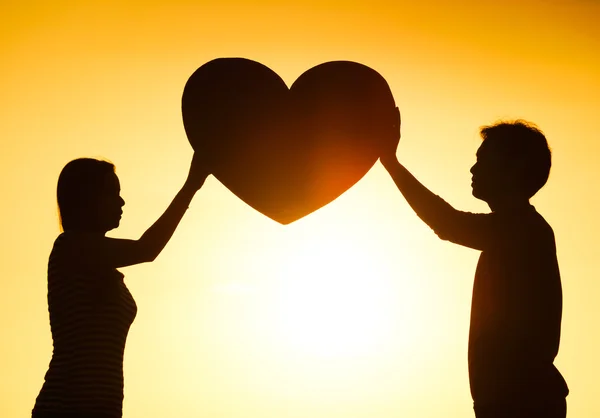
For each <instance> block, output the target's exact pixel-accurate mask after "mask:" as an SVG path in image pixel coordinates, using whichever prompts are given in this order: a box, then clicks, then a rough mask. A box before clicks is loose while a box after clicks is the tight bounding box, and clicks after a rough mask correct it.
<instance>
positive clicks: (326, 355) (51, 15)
mask: <svg viewBox="0 0 600 418" xmlns="http://www.w3.org/2000/svg"><path fill="white" fill-rule="evenodd" d="M282 3H286V2H278V1H260V0H255V1H252V2H250V1H237V2H236V1H229V0H221V1H213V2H206V1H180V0H171V1H168V2H167V1H153V0H146V1H113V0H110V1H109V0H104V1H97V2H86V1H60V0H55V1H27V0H21V1H20V0H8V1H7V0H4V1H2V2H1V3H0V52H1V63H2V64H1V66H0V75H1V76H0V89H1V92H2V93H1V94H0V138H1V140H2V153H1V157H0V158H1V164H0V173H1V177H0V178H1V180H0V191H1V196H2V205H1V207H0V216H1V219H2V236H3V238H4V239H3V240H1V241H0V252H1V260H2V261H1V262H0V416H1V417H5V418H17V417H27V416H29V415H30V411H31V408H32V407H33V404H34V401H35V397H36V396H37V394H38V391H39V390H40V387H41V385H42V382H43V377H44V374H45V372H46V370H47V367H48V362H49V360H50V357H51V351H52V339H51V335H50V327H49V319H48V312H47V302H46V268H47V259H48V255H49V251H50V249H51V246H52V243H53V241H54V239H55V238H56V236H57V234H58V233H59V226H58V217H57V207H56V200H55V189H56V181H57V178H58V174H59V172H60V170H61V168H62V167H63V166H64V165H65V164H66V163H67V162H68V161H70V160H72V159H74V158H77V157H81V156H89V157H99V158H103V159H108V160H110V161H112V162H114V163H115V164H116V166H117V174H118V175H119V177H120V179H121V186H122V196H123V198H124V199H125V201H126V206H125V207H124V215H123V219H122V222H121V227H120V228H119V229H118V230H116V231H113V232H111V233H110V235H111V236H117V237H127V238H138V237H139V236H140V235H141V234H142V233H143V232H144V231H145V230H146V228H148V227H149V226H150V225H151V224H152V223H153V222H154V220H156V218H157V217H158V216H159V215H160V214H162V212H163V210H164V209H165V208H166V206H167V205H168V204H169V202H170V201H171V199H172V198H173V196H174V195H175V193H176V192H177V190H179V187H180V186H181V185H182V184H183V181H184V180H185V177H186V175H187V170H188V167H189V162H190V160H191V156H192V149H191V147H190V145H189V143H188V141H187V138H186V136H185V132H184V129H183V124H182V120H181V108H180V101H181V94H182V92H183V87H184V85H185V82H186V80H187V78H188V77H189V76H190V75H191V74H192V73H193V72H194V71H195V70H196V68H198V67H199V66H200V65H202V64H204V63H205V62H207V61H209V60H211V59H214V58H217V57H245V58H250V59H253V60H256V61H259V62H261V63H263V64H265V65H267V66H268V67H270V68H271V69H272V70H274V71H275V72H277V73H278V74H279V75H281V77H282V78H283V79H284V80H285V81H286V83H288V85H291V84H292V83H293V81H294V80H295V79H296V78H297V77H298V76H299V75H300V74H302V73H303V72H304V71H306V70H307V69H309V68H311V67H313V66H315V65H317V64H320V63H322V62H326V61H332V60H352V61H357V62H360V63H363V64H365V65H368V66H370V67H372V68H373V69H375V70H377V71H378V72H379V73H381V74H382V75H383V76H384V77H385V78H386V79H387V81H388V82H389V85H390V87H391V90H392V92H393V94H394V96H395V99H396V102H397V104H398V106H399V107H400V109H401V112H402V119H403V127H402V135H403V137H402V141H401V144H400V147H399V150H398V156H399V159H400V161H401V162H402V163H404V164H405V165H406V166H407V167H408V168H409V169H410V170H411V171H412V172H413V173H414V174H415V175H416V176H417V177H418V178H419V179H420V180H421V181H422V182H423V183H424V184H425V185H427V186H428V187H430V188H431V190H432V191H434V192H435V193H437V194H439V195H441V196H442V197H444V198H445V199H446V200H447V201H449V202H450V203H452V204H453V205H454V206H455V207H457V208H460V209H463V210H469V211H475V212H486V211H488V208H487V207H486V206H485V204H483V203H482V202H480V201H477V200H475V199H474V198H473V197H472V196H471V191H470V176H471V175H470V173H469V169H470V167H471V165H472V164H473V163H474V160H475V152H476V150H477V147H478V146H479V144H480V138H479V135H478V129H479V127H480V126H482V125H485V124H490V123H493V122H495V121H498V120H500V119H515V118H523V119H526V120H530V121H533V122H535V123H536V124H537V125H538V126H539V127H540V128H541V129H542V130H543V131H544V133H545V134H546V136H547V138H548V140H549V143H550V146H551V148H552V151H553V168H552V172H551V176H550V180H549V183H548V184H547V186H546V187H544V188H543V189H542V190H541V191H540V192H539V195H538V196H536V197H535V198H534V199H533V201H532V203H533V204H534V205H535V206H536V208H537V209H538V210H539V211H540V213H542V214H543V215H544V217H545V218H546V219H547V220H548V222H549V223H550V224H551V225H552V226H553V228H554V231H555V233H556V239H557V246H558V257H559V263H560V267H561V273H562V278H563V292H564V311H563V332H562V341H561V349H560V353H559V356H558V358H557V360H556V364H557V366H558V368H559V370H560V371H561V372H562V373H563V375H564V376H565V378H566V380H567V382H568V384H569V387H570V389H571V394H570V395H569V397H568V409H569V413H568V416H569V417H571V418H594V417H598V416H600V396H598V395H599V394H600V392H599V391H600V387H599V386H598V381H599V377H600V355H599V353H600V264H599V262H598V260H599V255H600V254H598V239H599V237H600V220H599V218H598V213H600V198H599V197H598V196H599V194H598V186H599V185H600V165H599V164H598V161H597V158H598V156H599V155H600V141H599V135H598V121H599V120H600V119H599V118H600V116H599V115H600V77H599V75H600V26H599V25H598V22H599V20H600V2H598V1H596V0H573V1H567V0H545V1H544V0H536V1H534V0H520V1H517V0H504V1H501V2H500V1H481V0H479V1H475V0H472V1H466V0H463V1H461V0H456V1H433V0H432V1H410V2H409V1H399V0H395V1H377V0H371V1H360V2H359V1H352V0H344V1H338V2H327V1H323V0H315V1H298V2H294V3H293V4H292V2H289V4H285V5H284V4H282ZM478 255H479V254H478V253H477V252H476V251H473V250H469V249H466V248H461V247H458V246H455V245H452V244H450V243H447V242H444V241H441V240H439V239H438V238H437V237H436V236H435V234H433V232H432V231H431V230H429V228H428V227H427V226H425V225H424V224H422V223H421V221H420V220H419V219H418V218H417V217H416V216H415V215H414V213H413V212H412V211H411V209H410V208H409V207H408V205H407V204H406V202H405V201H404V199H403V198H402V196H401V195H400V193H399V192H398V191H397V189H396V188H395V186H394V184H393V182H392V181H391V179H390V178H389V176H388V175H387V173H386V172H385V170H384V169H383V168H382V167H381V165H380V164H379V163H377V164H376V165H375V166H374V167H373V168H372V170H371V171H369V173H367V175H366V176H365V177H364V178H363V179H362V180H361V181H360V182H359V183H357V184H356V186H355V187H353V188H352V189H351V190H349V191H348V192H346V193H345V194H343V195H342V196H341V197H339V198H338V199H337V200H336V201H334V202H333V203H331V204H330V205H328V206H326V207H325V208H322V209H320V210H319V211H317V212H315V213H313V214H311V215H309V216H307V217H306V218H303V219H301V220H299V221H297V222H295V223H293V224H291V225H288V226H282V225H279V224H277V223H276V222H274V221H272V220H270V219H268V218H266V217H265V216H263V215H261V214H260V213H258V212H256V211H254V210H253V209H252V208H250V207H249V206H247V205H246V204H245V203H243V202H242V201H241V200H240V199H238V198H237V197H236V196H234V195H233V194H232V193H231V192H229V191H228V190H227V189H226V188H225V187H224V186H223V185H221V184H220V183H219V182H218V181H217V180H216V179H214V178H213V177H210V178H209V180H208V181H207V183H206V184H205V186H204V187H203V188H202V189H201V190H200V192H199V193H198V195H197V196H196V198H195V200H194V201H193V203H192V205H191V207H190V209H189V211H188V213H187V214H186V216H185V217H184V219H183V221H182V223H181V225H180V227H179V229H178V230H177V231H176V233H175V234H174V236H173V238H172V240H171V242H170V243H169V244H168V245H167V247H166V248H165V250H164V251H163V253H162V254H161V255H160V256H159V257H158V259H157V260H156V261H155V262H154V263H150V264H145V265H139V266H133V267H128V268H124V269H122V271H123V273H124V274H125V276H126V283H127V286H128V287H129V289H130V290H131V293H132V294H133V296H134V298H135V300H136V302H137V305H138V309H139V310H138V315H137V318H136V319H135V321H134V323H133V325H132V328H131V331H130V334H129V339H128V342H127V347H126V350H125V401H124V417H125V418H138V417H147V418H159V417H182V418H185V417H210V418H221V417H222V418H367V417H368V418H373V417H376V418H397V417H408V418H426V417H432V418H441V417H443V418H462V417H471V416H473V412H472V402H471V397H470V394H469V386H468V376H467V336H468V325H469V313H470V298H471V289H472V283H473V274H474V270H475V264H476V261H477V257H478Z"/></svg>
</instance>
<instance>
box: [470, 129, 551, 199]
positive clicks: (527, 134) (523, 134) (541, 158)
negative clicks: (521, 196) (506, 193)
mask: <svg viewBox="0 0 600 418" xmlns="http://www.w3.org/2000/svg"><path fill="white" fill-rule="evenodd" d="M480 132H481V137H482V138H483V140H484V141H487V140H491V141H493V142H494V145H495V146H497V147H498V148H497V149H498V150H500V152H501V153H502V155H503V156H504V157H506V158H507V160H508V161H509V162H511V163H514V164H515V165H516V166H518V167H522V170H523V172H522V175H523V183H522V184H523V187H524V190H523V191H524V192H526V193H527V196H528V197H532V196H533V195H535V194H536V193H537V191H538V190H540V189H541V188H542V186H544V185H545V184H546V182H547V181H548V176H549V174H550V166H551V165H552V161H551V153H550V148H549V147H548V141H547V140H546V137H545V136H544V134H543V133H542V131H541V130H540V129H539V128H538V127H537V126H535V125H534V124H532V123H530V122H526V121H524V120H516V121H513V122H499V123H496V124H494V125H489V126H484V127H482V128H481V131H480Z"/></svg>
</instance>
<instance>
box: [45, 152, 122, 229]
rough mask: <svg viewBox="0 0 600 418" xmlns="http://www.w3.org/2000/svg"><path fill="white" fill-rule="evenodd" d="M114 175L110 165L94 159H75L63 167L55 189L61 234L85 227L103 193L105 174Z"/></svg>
mask: <svg viewBox="0 0 600 418" xmlns="http://www.w3.org/2000/svg"><path fill="white" fill-rule="evenodd" d="M114 172H115V165H114V164H113V163H110V162H108V161H102V160H96V159H94V158H78V159H76V160H73V161H71V162H69V163H67V165H65V166H64V168H63V169H62V171H61V172H60V176H59V177H58V186H57V188H56V198H57V201H58V215H59V218H60V224H61V227H62V229H63V230H64V231H66V230H68V229H77V228H80V227H82V226H84V222H85V220H86V217H88V216H89V213H88V212H89V210H91V209H92V207H91V205H93V204H94V202H95V201H96V199H97V198H98V196H99V195H100V194H101V193H102V188H103V187H104V182H105V181H106V176H107V174H111V173H114Z"/></svg>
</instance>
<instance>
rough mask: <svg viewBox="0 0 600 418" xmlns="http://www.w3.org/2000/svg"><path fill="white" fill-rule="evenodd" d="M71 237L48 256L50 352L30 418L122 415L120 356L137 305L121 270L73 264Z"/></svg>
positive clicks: (73, 235) (73, 237)
mask: <svg viewBox="0 0 600 418" xmlns="http://www.w3.org/2000/svg"><path fill="white" fill-rule="evenodd" d="M76 235H77V233H75V232H65V233H63V234H61V235H59V236H58V238H57V239H56V241H55V242H54V247H53V249H52V252H51V254H50V259H49V263H48V311H49V313H50V328H51V331H52V340H53V346H54V349H53V352H52V359H51V361H50V366H49V369H48V371H47V373H46V376H45V381H44V385H43V386H42V389H41V391H40V393H39V395H38V397H37V399H36V403H35V407H34V409H33V417H46V416H56V417H59V416H69V417H70V416H73V417H75V416H77V417H106V418H109V417H110V418H114V417H121V416H122V407H123V352H124V349H125V341H126V338H127V333H128V331H129V327H130V325H131V323H132V322H133V319H134V318H135V315H136V312H137V307H136V304H135V301H134V300H133V297H132V296H131V293H129V290H128V289H127V287H126V286H125V283H124V282H123V277H124V276H123V274H122V273H121V272H119V271H118V270H116V269H114V268H108V267H106V268H101V267H100V268H99V267H94V268H91V267H89V266H84V265H82V263H79V262H78V260H77V258H78V257H77V256H76V255H75V254H74V251H71V250H70V248H74V247H73V245H76V239H77V236H76Z"/></svg>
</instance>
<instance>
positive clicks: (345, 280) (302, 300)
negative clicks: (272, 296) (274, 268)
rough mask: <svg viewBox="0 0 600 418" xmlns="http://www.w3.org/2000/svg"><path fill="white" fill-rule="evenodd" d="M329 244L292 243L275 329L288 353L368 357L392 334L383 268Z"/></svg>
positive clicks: (349, 246) (346, 246)
mask: <svg viewBox="0 0 600 418" xmlns="http://www.w3.org/2000/svg"><path fill="white" fill-rule="evenodd" d="M355 246H356V244H353V241H349V240H342V239H335V240H334V239H332V240H330V241H321V242H319V243H318V244H316V245H315V244H314V243H310V244H308V243H307V244H306V245H303V244H302V243H298V244H296V247H297V248H296V251H294V252H293V253H292V254H291V255H289V256H288V257H287V258H284V260H283V262H282V263H281V273H280V280H281V282H280V286H279V289H278V292H279V295H278V298H277V300H278V308H277V312H276V315H277V318H278V320H277V323H278V327H279V329H278V330H277V332H278V335H279V338H280V340H281V341H282V342H284V343H285V344H286V345H288V346H289V348H290V349H292V350H297V351H300V352H302V353H304V354H309V355H315V356H327V357H330V356H335V357H340V356H349V357H350V356H363V355H373V354H374V353H376V352H377V351H378V347H380V346H381V345H382V344H385V343H386V341H387V340H389V337H390V335H389V334H390V333H391V332H393V328H394V327H393V325H392V322H393V317H394V312H393V311H394V309H393V302H392V295H391V288H390V285H389V283H387V282H386V280H388V279H389V275H388V274H386V271H384V270H385V267H384V266H382V265H381V263H378V262H377V260H376V256H374V255H373V254H365V253H364V252H361V251H359V249H357V248H354V247H355Z"/></svg>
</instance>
